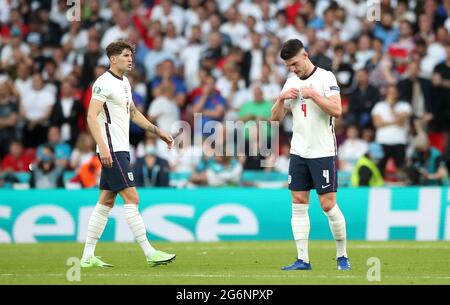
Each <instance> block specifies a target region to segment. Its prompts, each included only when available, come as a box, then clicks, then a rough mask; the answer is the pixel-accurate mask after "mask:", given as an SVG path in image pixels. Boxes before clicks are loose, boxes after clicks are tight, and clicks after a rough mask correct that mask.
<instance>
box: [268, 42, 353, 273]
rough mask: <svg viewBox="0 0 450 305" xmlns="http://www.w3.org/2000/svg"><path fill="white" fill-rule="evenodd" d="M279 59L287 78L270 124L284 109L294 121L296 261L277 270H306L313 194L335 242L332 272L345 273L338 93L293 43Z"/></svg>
mask: <svg viewBox="0 0 450 305" xmlns="http://www.w3.org/2000/svg"><path fill="white" fill-rule="evenodd" d="M280 56H281V58H282V59H283V60H284V62H285V64H286V66H287V67H288V69H289V71H290V72H292V73H294V75H293V76H291V77H289V78H288V79H287V81H286V83H285V85H284V87H283V89H282V91H281V94H280V96H279V97H278V99H277V101H276V102H275V104H274V106H273V108H272V120H274V121H281V120H282V119H283V117H284V115H285V114H286V111H287V110H288V109H289V110H290V111H291V112H292V115H293V136H292V140H291V160H290V164H289V181H288V182H289V189H290V190H291V194H292V218H291V225H292V232H293V235H294V239H295V243H296V246H297V254H298V255H297V259H296V260H295V262H294V263H293V264H292V265H289V266H286V267H283V268H282V270H310V269H311V267H312V266H311V263H310V261H309V256H308V237H309V231H310V221H309V215H308V207H309V195H310V190H311V189H316V191H317V194H318V196H319V201H320V205H321V207H322V210H323V211H324V213H325V215H326V216H327V217H328V221H329V224H330V229H331V232H332V233H333V237H334V239H335V241H336V248H337V255H336V259H337V268H338V270H349V269H350V262H349V259H348V256H347V249H346V248H347V246H346V227H345V218H344V215H343V214H342V212H341V210H340V209H339V206H338V205H337V203H336V191H337V147H336V138H335V134H334V119H335V118H337V117H339V116H340V115H341V113H342V107H341V98H340V90H339V86H338V85H337V82H336V78H335V77H334V75H333V74H332V73H331V72H330V71H326V70H324V69H321V68H319V67H316V66H314V64H313V63H312V62H311V61H310V59H309V57H308V53H307V52H306V51H305V48H304V47H303V43H302V42H301V41H300V40H298V39H291V40H288V41H286V42H285V43H284V44H283V46H282V49H281V53H280Z"/></svg>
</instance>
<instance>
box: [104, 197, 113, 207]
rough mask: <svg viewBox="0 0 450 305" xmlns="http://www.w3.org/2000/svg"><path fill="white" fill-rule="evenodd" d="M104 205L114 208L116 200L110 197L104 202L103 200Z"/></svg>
mask: <svg viewBox="0 0 450 305" xmlns="http://www.w3.org/2000/svg"><path fill="white" fill-rule="evenodd" d="M102 204H103V205H106V206H107V207H109V208H113V207H114V200H113V199H108V200H105V201H104V202H102Z"/></svg>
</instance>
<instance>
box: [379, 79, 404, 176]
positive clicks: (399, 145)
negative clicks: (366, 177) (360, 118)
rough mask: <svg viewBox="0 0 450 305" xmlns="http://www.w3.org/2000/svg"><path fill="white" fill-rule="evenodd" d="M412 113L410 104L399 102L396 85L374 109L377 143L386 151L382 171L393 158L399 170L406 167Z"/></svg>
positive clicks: (381, 162) (390, 87)
mask: <svg viewBox="0 0 450 305" xmlns="http://www.w3.org/2000/svg"><path fill="white" fill-rule="evenodd" d="M411 112H412V109H411V105H410V104H409V103H407V102H403V101H398V91H397V86H396V85H395V84H390V85H389V86H388V88H387V92H386V99H385V100H384V101H380V102H378V103H377V104H375V106H374V107H373V109H372V120H373V123H374V125H375V127H376V128H377V130H376V135H375V141H376V142H377V143H379V144H381V145H382V146H383V150H384V157H383V159H382V160H381V161H380V164H379V166H380V169H381V171H384V168H385V167H386V163H387V161H388V159H389V158H391V157H392V158H394V163H395V166H396V167H397V168H401V167H403V166H404V165H405V158H406V144H407V142H408V132H409V118H410V116H411Z"/></svg>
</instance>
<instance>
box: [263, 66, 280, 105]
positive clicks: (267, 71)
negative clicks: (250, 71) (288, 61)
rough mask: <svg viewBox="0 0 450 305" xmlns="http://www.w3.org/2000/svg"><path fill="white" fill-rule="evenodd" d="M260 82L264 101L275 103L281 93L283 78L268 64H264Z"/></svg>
mask: <svg viewBox="0 0 450 305" xmlns="http://www.w3.org/2000/svg"><path fill="white" fill-rule="evenodd" d="M259 82H260V85H261V89H262V91H263V95H264V99H265V100H267V101H275V100H276V99H277V97H278V95H279V94H280V92H281V86H280V83H281V78H280V75H279V74H278V73H275V71H273V70H272V68H271V67H270V65H268V64H267V63H264V64H263V66H262V69H261V78H260V79H259Z"/></svg>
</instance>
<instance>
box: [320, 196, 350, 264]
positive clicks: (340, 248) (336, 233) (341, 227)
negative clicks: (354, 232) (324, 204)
mask: <svg viewBox="0 0 450 305" xmlns="http://www.w3.org/2000/svg"><path fill="white" fill-rule="evenodd" d="M325 215H327V217H328V222H329V224H330V229H331V233H333V237H334V240H335V241H336V257H341V256H345V257H348V256H347V236H346V229H345V218H344V215H343V214H342V212H341V209H339V206H338V205H337V204H336V205H335V206H334V207H333V208H332V209H331V210H329V211H328V212H325Z"/></svg>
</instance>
